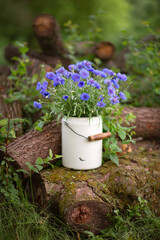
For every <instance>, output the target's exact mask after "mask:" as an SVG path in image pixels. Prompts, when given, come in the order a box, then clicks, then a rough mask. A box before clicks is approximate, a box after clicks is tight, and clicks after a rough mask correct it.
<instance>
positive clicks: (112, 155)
mask: <svg viewBox="0 0 160 240" xmlns="http://www.w3.org/2000/svg"><path fill="white" fill-rule="evenodd" d="M110 159H111V161H112V162H113V163H115V164H116V165H117V166H119V161H118V157H117V155H116V154H110Z"/></svg>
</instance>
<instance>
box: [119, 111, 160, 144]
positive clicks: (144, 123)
mask: <svg viewBox="0 0 160 240" xmlns="http://www.w3.org/2000/svg"><path fill="white" fill-rule="evenodd" d="M128 113H132V114H134V115H135V116H136V119H135V121H134V122H133V123H131V125H130V126H136V128H135V129H134V131H135V132H136V135H134V136H135V137H142V138H145V139H146V138H159V137H160V108H149V107H144V108H138V107H125V108H124V109H123V110H122V117H123V118H125V116H126V115H127V114H128Z"/></svg>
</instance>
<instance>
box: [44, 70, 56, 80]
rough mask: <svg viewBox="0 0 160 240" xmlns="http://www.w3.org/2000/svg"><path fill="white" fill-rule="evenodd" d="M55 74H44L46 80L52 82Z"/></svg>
mask: <svg viewBox="0 0 160 240" xmlns="http://www.w3.org/2000/svg"><path fill="white" fill-rule="evenodd" d="M54 76H55V74H54V73H53V72H47V73H46V78H48V79H50V80H53V79H54Z"/></svg>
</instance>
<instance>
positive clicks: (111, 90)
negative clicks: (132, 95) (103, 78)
mask: <svg viewBox="0 0 160 240" xmlns="http://www.w3.org/2000/svg"><path fill="white" fill-rule="evenodd" d="M108 95H109V96H113V95H115V89H114V87H113V86H109V87H108Z"/></svg>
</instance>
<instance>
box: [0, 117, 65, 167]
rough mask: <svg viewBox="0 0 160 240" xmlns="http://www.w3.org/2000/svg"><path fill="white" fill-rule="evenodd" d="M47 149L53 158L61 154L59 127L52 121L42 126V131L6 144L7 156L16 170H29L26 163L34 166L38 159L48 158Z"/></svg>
mask: <svg viewBox="0 0 160 240" xmlns="http://www.w3.org/2000/svg"><path fill="white" fill-rule="evenodd" d="M49 149H51V150H52V152H53V156H54V155H55V154H61V125H59V126H57V121H56V120H54V121H52V122H50V123H49V124H47V125H46V126H44V128H43V131H41V132H40V131H36V130H32V131H30V132H28V133H26V134H24V135H23V136H20V137H18V138H16V139H15V140H14V141H12V142H11V143H9V144H8V149H7V154H8V157H11V158H12V159H14V160H15V164H16V168H23V169H25V170H27V171H28V170H29V169H28V166H27V165H26V162H29V163H30V164H32V165H35V161H36V160H37V158H38V157H41V158H42V159H45V158H47V157H48V156H49ZM4 157H5V152H3V151H2V150H0V159H1V160H2V159H3V158H4Z"/></svg>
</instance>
